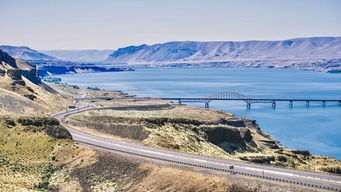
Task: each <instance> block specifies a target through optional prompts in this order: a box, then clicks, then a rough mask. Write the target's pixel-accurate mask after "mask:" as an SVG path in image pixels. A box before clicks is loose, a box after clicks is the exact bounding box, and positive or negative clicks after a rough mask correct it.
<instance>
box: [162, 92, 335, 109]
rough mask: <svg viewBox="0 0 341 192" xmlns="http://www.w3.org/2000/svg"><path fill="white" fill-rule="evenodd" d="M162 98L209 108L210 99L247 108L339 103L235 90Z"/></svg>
mask: <svg viewBox="0 0 341 192" xmlns="http://www.w3.org/2000/svg"><path fill="white" fill-rule="evenodd" d="M161 99H164V100H171V101H178V103H179V104H181V103H204V104H205V108H209V103H210V102H211V101H244V102H245V103H246V106H247V108H251V104H253V103H270V104H271V105H272V107H273V108H276V103H277V102H288V103H289V107H293V106H294V102H305V104H306V106H307V107H309V105H310V103H311V102H320V103H321V104H322V106H323V107H325V106H326V103H327V102H336V103H339V104H340V105H341V99H293V98H292V99H291V98H289V99H285V98H273V99H269V98H250V97H247V96H246V95H243V94H240V93H235V92H221V93H217V94H214V95H211V96H208V97H164V98H161Z"/></svg>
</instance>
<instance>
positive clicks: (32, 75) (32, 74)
mask: <svg viewBox="0 0 341 192" xmlns="http://www.w3.org/2000/svg"><path fill="white" fill-rule="evenodd" d="M22 75H23V76H24V77H25V78H27V79H28V80H30V81H31V82H32V83H34V84H40V83H41V79H40V78H39V76H38V74H37V70H36V69H35V67H34V69H31V70H22Z"/></svg>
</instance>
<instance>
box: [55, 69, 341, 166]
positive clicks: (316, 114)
mask: <svg viewBox="0 0 341 192" xmlns="http://www.w3.org/2000/svg"><path fill="white" fill-rule="evenodd" d="M58 77H61V78H62V81H63V82H65V83H69V84H76V85H79V86H81V87H87V86H92V87H99V88H102V89H112V90H122V91H125V92H128V93H130V94H136V95H138V96H150V97H171V96H179V97H186V96H193V97H200V96H208V95H211V94H214V93H217V92H224V91H229V92H238V93H242V94H245V95H247V96H249V97H254V98H311V99H313V98H316V99H340V98H341V74H328V73H319V72H309V71H295V70H279V69H254V68H243V69H240V68H201V69H181V68H137V69H136V71H134V72H113V73H111V72H110V73H88V74H70V75H60V76H58ZM197 105H198V106H202V107H203V104H197ZM210 107H211V108H216V109H221V110H224V111H227V112H232V113H234V114H236V115H237V116H240V117H249V118H252V119H255V120H257V121H258V123H259V124H260V127H261V129H263V130H265V131H266V132H268V133H270V134H271V135H272V136H273V137H274V138H276V139H278V140H279V141H280V142H281V143H282V144H284V145H286V146H288V147H292V148H297V149H307V150H309V151H311V152H312V153H315V154H323V155H328V156H333V157H335V158H338V159H341V139H340V138H341V105H338V104H337V103H327V106H326V107H322V106H321V103H311V104H310V107H309V108H307V107H306V106H305V103H303V102H302V103H298V102H297V103H294V107H293V108H289V107H288V103H287V102H283V103H278V104H277V107H276V109H273V108H272V107H271V104H269V103H268V104H253V105H252V108H251V109H250V110H248V109H247V108H246V105H245V103H243V102H223V101H221V102H211V103H210Z"/></svg>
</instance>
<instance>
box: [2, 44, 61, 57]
mask: <svg viewBox="0 0 341 192" xmlns="http://www.w3.org/2000/svg"><path fill="white" fill-rule="evenodd" d="M0 50H2V51H4V52H6V53H8V54H9V55H10V56H12V57H14V58H16V59H24V60H34V61H57V60H58V59H56V58H54V57H51V56H48V55H46V54H44V53H41V52H38V51H36V50H33V49H31V48H29V47H25V46H20V47H18V46H9V45H1V46H0Z"/></svg>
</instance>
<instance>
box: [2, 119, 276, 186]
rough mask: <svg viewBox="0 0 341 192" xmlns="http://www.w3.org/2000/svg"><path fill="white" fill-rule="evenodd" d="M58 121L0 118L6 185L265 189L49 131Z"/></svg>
mask: <svg viewBox="0 0 341 192" xmlns="http://www.w3.org/2000/svg"><path fill="white" fill-rule="evenodd" d="M58 126H59V125H58V121H56V120H55V119H53V118H49V117H32V116H31V117H27V116H26V117H20V118H12V117H9V116H7V117H1V118H0V165H1V166H0V188H1V191H65V192H66V191H240V192H244V191H245V192H248V191H250V192H251V191H256V190H259V191H266V190H262V188H261V187H259V186H260V182H255V181H251V183H252V186H246V185H243V184H242V182H241V181H238V182H231V181H230V180H229V179H228V178H226V177H219V176H212V175H209V174H200V173H195V172H191V171H183V170H179V169H177V168H171V167H167V166H165V165H163V166H159V165H152V164H149V163H144V162H143V161H144V160H132V159H131V158H130V157H125V156H122V155H118V154H112V153H108V152H104V151H102V152H99V151H95V150H93V149H90V148H87V147H83V146H80V145H78V144H75V143H74V142H72V141H71V140H68V139H64V138H69V136H67V134H64V131H65V130H60V133H61V134H60V133H59V134H53V133H52V134H51V133H49V131H48V130H50V129H51V127H52V129H53V130H56V129H54V128H56V127H58ZM60 129H63V128H60ZM60 135H64V136H63V139H61V137H60ZM57 138H58V139H57ZM266 189H269V188H266Z"/></svg>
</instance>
